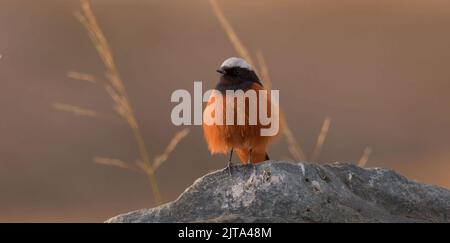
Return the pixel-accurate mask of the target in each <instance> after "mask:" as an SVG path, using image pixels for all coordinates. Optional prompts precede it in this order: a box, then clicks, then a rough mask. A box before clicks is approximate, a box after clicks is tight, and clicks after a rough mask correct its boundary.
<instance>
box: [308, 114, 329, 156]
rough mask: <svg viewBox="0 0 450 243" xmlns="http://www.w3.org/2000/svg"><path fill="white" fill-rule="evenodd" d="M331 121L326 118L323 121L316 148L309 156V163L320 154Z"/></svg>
mask: <svg viewBox="0 0 450 243" xmlns="http://www.w3.org/2000/svg"><path fill="white" fill-rule="evenodd" d="M330 125H331V119H330V118H329V117H326V118H325V120H324V121H323V124H322V128H321V129H320V133H319V136H318V137H317V142H316V146H315V147H314V150H313V153H312V155H311V161H315V160H316V159H317V158H319V155H320V152H321V151H322V147H323V144H324V143H325V140H326V138H327V135H328V130H329V129H330Z"/></svg>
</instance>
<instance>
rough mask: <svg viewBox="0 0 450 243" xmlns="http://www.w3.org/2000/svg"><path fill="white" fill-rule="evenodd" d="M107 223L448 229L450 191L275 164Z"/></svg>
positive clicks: (388, 177) (223, 175)
mask: <svg viewBox="0 0 450 243" xmlns="http://www.w3.org/2000/svg"><path fill="white" fill-rule="evenodd" d="M107 222H110V223H119V222H450V191H449V190H447V189H444V188H440V187H437V186H432V185H426V184H421V183H417V182H414V181H411V180H408V179H407V178H405V177H403V176H401V175H399V174H397V173H396V172H394V171H392V170H387V169H379V168H373V169H363V168H360V167H358V166H355V165H353V164H343V163H334V164H328V165H318V164H309V163H305V162H287V161H280V162H275V161H270V162H265V163H261V164H258V165H257V166H255V167H247V166H242V165H241V166H236V167H233V170H232V176H231V177H230V175H229V174H228V171H227V170H226V169H224V170H219V171H215V172H212V173H209V174H207V175H205V176H203V177H201V178H199V179H197V180H196V181H195V182H194V184H193V185H192V186H190V187H188V188H187V189H186V190H185V191H184V192H183V193H182V194H181V195H180V197H179V198H178V199H176V200H175V201H172V202H169V203H166V204H164V205H161V206H159V207H156V208H152V209H142V210H138V211H134V212H130V213H126V214H122V215H119V216H116V217H114V218H111V219H109V220H108V221H107Z"/></svg>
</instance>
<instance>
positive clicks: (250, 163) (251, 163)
mask: <svg viewBox="0 0 450 243" xmlns="http://www.w3.org/2000/svg"><path fill="white" fill-rule="evenodd" d="M247 167H248V168H250V169H252V170H253V173H256V165H255V164H254V163H253V162H251V161H249V162H248V163H247Z"/></svg>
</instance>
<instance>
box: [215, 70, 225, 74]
mask: <svg viewBox="0 0 450 243" xmlns="http://www.w3.org/2000/svg"><path fill="white" fill-rule="evenodd" d="M216 72H218V73H220V74H226V73H227V72H225V70H223V69H217V70H216Z"/></svg>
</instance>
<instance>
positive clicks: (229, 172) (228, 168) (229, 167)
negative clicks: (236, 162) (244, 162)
mask: <svg viewBox="0 0 450 243" xmlns="http://www.w3.org/2000/svg"><path fill="white" fill-rule="evenodd" d="M232 166H233V165H232V164H231V161H228V165H227V170H228V174H229V175H230V177H231V176H232V174H231V167H232Z"/></svg>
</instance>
